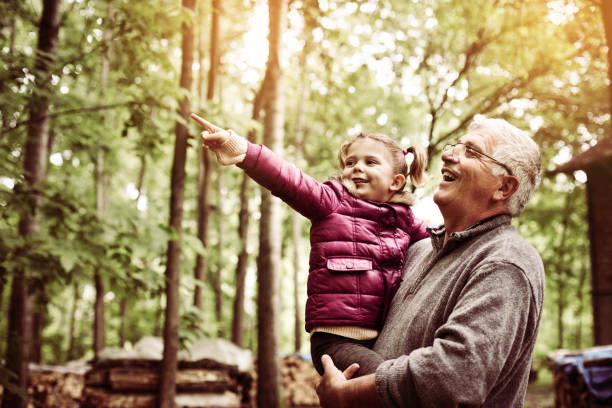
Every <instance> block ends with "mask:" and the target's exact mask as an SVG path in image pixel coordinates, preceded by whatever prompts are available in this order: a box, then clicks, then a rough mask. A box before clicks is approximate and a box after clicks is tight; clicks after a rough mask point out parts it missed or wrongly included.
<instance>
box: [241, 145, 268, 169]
mask: <svg viewBox="0 0 612 408" xmlns="http://www.w3.org/2000/svg"><path fill="white" fill-rule="evenodd" d="M261 149H262V145H256V144H254V143H251V142H248V141H247V151H246V155H245V157H244V160H242V161H241V162H240V163H238V164H236V165H237V166H238V167H240V168H241V169H245V170H247V169H252V168H254V167H255V166H256V165H257V161H258V160H259V155H260V154H261Z"/></svg>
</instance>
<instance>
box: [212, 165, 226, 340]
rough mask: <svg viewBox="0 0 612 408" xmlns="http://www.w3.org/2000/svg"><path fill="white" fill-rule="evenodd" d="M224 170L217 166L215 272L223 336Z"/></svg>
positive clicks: (217, 304)
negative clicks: (217, 203)
mask: <svg viewBox="0 0 612 408" xmlns="http://www.w3.org/2000/svg"><path fill="white" fill-rule="evenodd" d="M223 188H224V186H223V168H222V167H221V166H217V200H218V202H219V206H218V208H219V209H218V211H217V237H218V240H217V267H216V270H215V277H214V279H213V282H214V290H215V316H216V317H217V335H218V336H219V337H224V336H223V290H222V286H223V263H224V262H225V259H223V235H224V223H223V198H222V194H223Z"/></svg>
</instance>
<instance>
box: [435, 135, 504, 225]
mask: <svg viewBox="0 0 612 408" xmlns="http://www.w3.org/2000/svg"><path fill="white" fill-rule="evenodd" d="M459 143H463V144H465V145H466V146H470V147H473V148H474V149H476V150H479V151H481V152H482V153H485V154H488V155H492V153H493V148H494V147H495V136H492V135H490V134H487V133H486V132H485V131H484V130H479V129H475V130H473V131H470V132H469V133H468V134H466V135H465V136H463V137H462V138H461V139H460V140H459ZM442 161H443V162H444V166H443V167H442V182H441V183H440V186H439V187H438V190H437V191H436V192H435V194H434V202H435V203H436V204H437V205H438V207H439V208H440V211H441V212H442V213H443V214H444V216H445V218H446V217H447V216H450V217H460V218H465V219H467V220H472V219H476V220H479V219H481V218H479V217H480V215H482V214H486V211H487V210H488V209H489V205H490V203H491V198H492V196H493V193H494V192H495V191H496V190H497V188H498V187H499V180H500V176H494V175H493V171H492V166H497V164H495V163H494V162H492V161H490V160H488V159H486V158H485V157H483V156H481V155H478V154H475V153H473V152H471V151H470V150H469V149H467V150H466V151H465V153H464V154H458V153H455V150H454V149H450V150H449V151H446V152H443V153H442Z"/></svg>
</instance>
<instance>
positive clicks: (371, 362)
mask: <svg viewBox="0 0 612 408" xmlns="http://www.w3.org/2000/svg"><path fill="white" fill-rule="evenodd" d="M375 341H376V339H372V340H355V339H349V338H347V337H342V336H337V335H335V334H329V333H322V332H316V333H314V334H313V335H312V336H311V337H310V354H311V356H312V362H313V364H314V366H315V368H316V369H317V371H318V372H319V374H321V375H323V366H322V365H321V357H322V356H323V354H329V356H330V357H331V358H332V360H333V361H334V365H335V366H336V367H338V369H339V370H340V371H344V370H346V369H347V368H348V367H349V366H350V365H351V364H353V363H359V371H357V373H355V375H354V376H353V377H359V376H362V375H366V374H372V373H374V372H376V368H377V367H378V366H379V365H380V363H382V362H383V361H385V360H384V359H383V358H382V357H381V356H380V355H379V354H378V353H376V352H375V351H373V350H372V349H371V348H372V346H373V345H374V342H375Z"/></svg>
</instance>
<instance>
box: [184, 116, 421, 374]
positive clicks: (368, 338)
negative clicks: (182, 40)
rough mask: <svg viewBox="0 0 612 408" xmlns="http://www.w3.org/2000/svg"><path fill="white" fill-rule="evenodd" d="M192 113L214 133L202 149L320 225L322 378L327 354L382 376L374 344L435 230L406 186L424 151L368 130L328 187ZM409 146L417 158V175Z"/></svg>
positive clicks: (317, 328)
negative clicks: (419, 248)
mask: <svg viewBox="0 0 612 408" xmlns="http://www.w3.org/2000/svg"><path fill="white" fill-rule="evenodd" d="M191 117H192V118H193V119H195V120H196V121H198V122H199V123H200V124H201V125H202V126H204V128H205V129H206V131H204V132H202V134H201V137H202V141H203V145H204V147H205V148H208V149H210V150H212V151H214V152H215V154H216V156H217V160H218V161H219V163H221V164H222V165H230V164H237V165H238V167H240V168H242V169H243V170H244V171H245V172H246V174H248V175H249V177H251V178H252V179H253V180H255V181H256V182H257V183H259V184H261V185H262V186H263V187H265V188H267V189H268V190H270V191H271V192H272V194H274V195H275V196H277V197H279V198H281V199H282V200H283V201H284V202H286V203H287V204H288V205H290V206H291V207H292V208H293V209H295V210H296V211H298V212H299V213H300V214H302V215H303V216H305V217H306V218H308V219H309V220H310V221H311V222H312V226H311V228H310V245H311V250H310V271H309V275H308V300H307V301H306V331H307V332H309V333H310V334H311V338H310V342H311V344H310V346H311V354H312V360H313V363H314V366H315V368H316V369H317V371H318V372H319V374H322V373H323V368H322V366H321V356H323V354H329V355H330V356H331V357H332V359H333V361H334V364H335V365H336V367H338V368H339V369H340V370H344V369H346V368H347V367H348V366H350V365H351V364H352V363H355V362H357V363H359V366H360V368H359V371H358V372H357V375H364V374H368V373H373V372H375V371H376V367H378V365H379V364H380V363H381V362H382V361H383V359H382V358H381V357H380V356H379V355H378V354H377V353H375V352H374V351H372V350H371V349H370V347H371V346H372V345H373V344H374V341H375V340H376V337H377V336H378V333H379V330H380V329H381V327H382V325H383V322H384V319H385V315H386V312H387V308H388V306H389V303H390V301H391V298H392V297H393V294H394V293H395V291H396V290H397V288H398V286H399V283H400V279H401V275H402V267H403V265H404V256H405V253H406V249H407V248H408V246H409V245H410V244H412V243H414V242H416V241H419V240H421V239H423V238H427V237H428V236H429V235H428V233H427V232H426V230H425V223H424V222H423V221H420V220H417V219H416V218H415V217H414V215H413V214H412V211H411V209H410V207H409V206H410V205H411V204H412V203H413V197H412V194H410V193H408V192H405V191H404V186H405V185H406V178H407V177H408V175H410V179H411V181H412V183H413V184H415V185H418V184H420V183H421V180H422V178H423V176H424V174H423V172H424V168H425V162H426V160H425V155H424V154H423V152H422V151H421V150H420V149H416V148H414V147H410V148H409V149H406V150H405V151H403V150H402V149H401V148H400V147H399V146H398V145H397V143H395V142H394V141H393V140H392V139H391V138H389V137H388V136H386V135H382V134H369V133H368V134H364V133H362V134H360V135H358V136H357V137H355V138H353V139H352V140H349V141H347V142H345V143H344V144H343V145H342V146H341V147H340V151H339V153H338V159H339V160H340V170H341V171H342V174H341V177H340V179H338V180H336V179H332V180H328V181H326V182H325V183H320V182H318V181H317V180H315V179H314V178H312V177H310V176H308V175H306V174H304V173H302V172H301V171H300V170H299V169H297V168H296V167H295V166H293V165H292V164H290V163H288V162H286V161H284V160H283V159H281V158H280V157H279V156H277V155H276V154H274V153H273V152H272V151H271V150H269V149H268V148H267V147H265V146H262V145H255V144H252V143H250V142H248V141H247V140H246V139H244V138H242V137H240V136H238V135H237V134H236V133H234V132H233V131H231V130H225V129H222V128H219V127H217V126H215V125H213V124H212V123H210V122H208V121H206V120H204V119H202V118H200V117H199V116H197V115H195V114H192V115H191ZM408 152H412V153H413V155H414V159H413V161H412V163H411V165H410V173H408V165H407V164H406V158H405V154H407V153H408Z"/></svg>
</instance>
